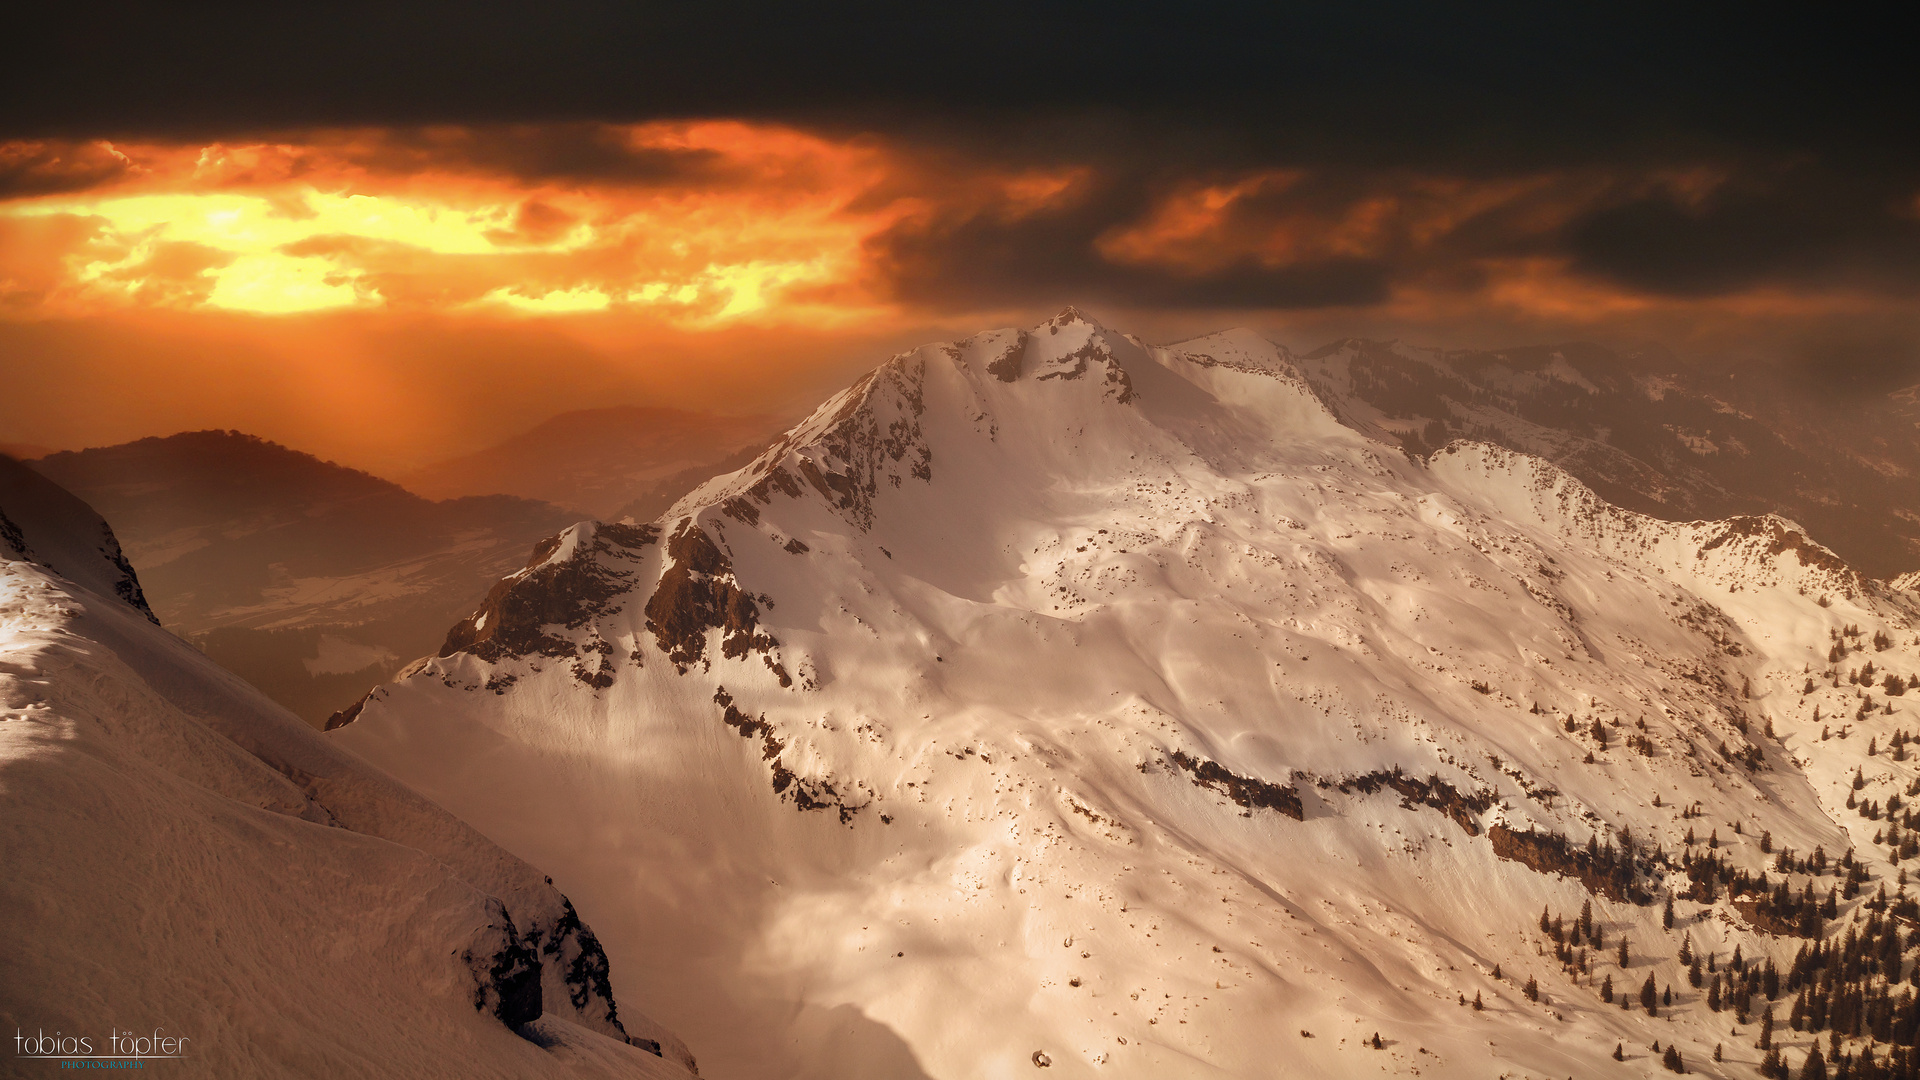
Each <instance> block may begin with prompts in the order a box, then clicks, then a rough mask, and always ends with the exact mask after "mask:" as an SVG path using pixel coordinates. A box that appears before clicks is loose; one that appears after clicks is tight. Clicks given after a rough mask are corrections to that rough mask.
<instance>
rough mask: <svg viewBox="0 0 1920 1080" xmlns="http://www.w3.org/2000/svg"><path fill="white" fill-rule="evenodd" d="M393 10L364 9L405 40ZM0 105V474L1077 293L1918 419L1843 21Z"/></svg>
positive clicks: (683, 14)
mask: <svg viewBox="0 0 1920 1080" xmlns="http://www.w3.org/2000/svg"><path fill="white" fill-rule="evenodd" d="M403 7H404V10H401V9H402V8H403ZM30 20H31V21H29V22H28V23H27V24H26V27H25V30H24V32H23V35H22V37H21V39H20V40H23V41H30V42H31V43H32V47H31V48H30V49H28V50H25V52H26V53H27V54H28V55H27V56H25V57H24V58H23V62H21V63H12V64H9V65H7V67H6V68H5V69H4V71H0V385H3V386H4V387H5V389H6V392H5V393H4V394H0V443H24V444H32V445H39V446H46V447H52V448H76V447H80V446H86V445H102V444H107V443H112V442H119V441H124V440H126V439H131V438H137V437H140V436H144V435H150V434H166V433H170V432H172V431H177V430H183V429H195V428H205V427H221V428H238V429H242V430H246V431H250V432H253V433H256V434H260V435H263V436H266V437H268V438H273V439H276V440H278V441H281V442H285V443H288V444H289V445H293V446H296V447H298V448H300V449H304V450H309V451H312V452H314V453H318V454H321V455H323V456H327V457H331V458H335V459H337V460H341V461H343V462H346V463H348V464H353V465H356V466H360V467H364V468H368V469H371V470H373V471H376V472H382V471H384V472H394V471H401V470H404V469H406V468H409V467H412V466H415V465H419V464H422V463H424V462H427V461H431V460H434V459H437V458H441V457H446V456H450V455H453V454H456V453H461V452H464V451H467V450H471V449H474V448H476V447H478V446H482V445H486V444H489V443H491V442H494V441H497V440H498V439H501V438H504V437H505V436H507V435H510V434H512V433H514V432H516V431H519V430H523V429H525V428H529V427H532V426H533V425H534V424H536V423H538V422H539V421H541V420H543V419H545V418H547V417H548V416H551V415H553V414H554V413H557V412H560V411H564V410H567V409H573V408H585V407H593V406H600V405H608V404H624V403H631V404H657V405H675V406H680V407H685V408H694V409H706V410H712V411H717V412H727V413H759V412H773V413H778V414H784V415H791V414H795V413H799V412H804V411H805V410H806V409H808V408H809V407H810V406H811V405H812V404H814V403H815V402H817V401H818V400H819V399H820V398H821V397H823V396H824V395H825V394H827V393H829V392H831V391H832V390H834V389H836V388H838V387H839V386H841V385H843V384H844V383H846V382H847V381H849V380H850V379H851V378H853V377H854V376H856V375H857V374H858V373H859V372H861V371H863V370H865V369H867V368H869V367H871V366H872V365H873V364H875V363H877V362H878V361H879V360H881V359H884V357H885V356H886V355H888V354H889V353H891V352H892V351H894V350H897V349H901V348H905V347H910V346H911V345H914V344H917V343H919V342H922V341H926V340H933V339H938V338H945V337H955V336H964V335H966V334H969V333H972V332H974V331H977V330H980V329H985V328H989V327H994V326H1002V325H1008V324H1017V323H1031V322H1034V321H1037V320H1038V319H1041V318H1044V317H1046V316H1047V315H1049V314H1051V313H1053V312H1054V311H1056V310H1058V308H1060V307H1061V306H1063V305H1065V304H1069V303H1071V304H1076V305H1078V306H1081V307H1083V308H1086V309H1088V310H1090V311H1091V312H1093V313H1094V314H1095V315H1096V316H1097V317H1099V318H1101V319H1102V320H1103V321H1105V322H1107V323H1108V324H1110V325H1113V326H1116V327H1118V328H1121V329H1125V330H1130V331H1133V332H1135V333H1139V334H1141V335H1142V336H1145V337H1147V338H1149V339H1150V340H1161V341H1166V340H1175V339H1178V338H1180V337H1184V336H1189V335H1193V334H1198V333H1205V332H1208V331H1212V330H1216V329H1221V328H1224V327H1227V326H1234V325H1245V326H1252V327H1254V328H1256V329H1259V330H1261V331H1262V332H1265V333H1267V334H1268V335H1269V336H1271V337H1273V338H1274V339H1275V340H1278V341H1280V342H1281V343H1283V344H1286V345H1288V346H1290V347H1294V348H1299V349H1310V348H1313V347H1315V346H1318V345H1320V344H1324V343H1325V342H1327V341H1329V340H1332V339H1335V338H1338V337H1343V336H1349V335H1361V336H1370V337H1382V338H1404V339H1406V340H1410V341H1415V342H1418V343H1422V344H1438V345H1447V346H1458V347H1468V346H1478V347H1501V346H1507V345H1515V344H1525V343H1540V342H1556V341H1567V340H1590V341H1599V342H1602V343H1608V344H1618V345H1629V346H1635V347H1638V346H1643V345H1656V346H1659V347H1661V348H1663V349H1666V350H1668V351H1670V352H1671V353H1672V354H1673V356H1674V357H1675V361H1674V362H1675V363H1676V364H1686V363H1713V364H1728V363H1735V364H1769V365H1788V366H1790V367H1792V368H1793V369H1794V370H1795V371H1797V372H1799V373H1801V374H1802V375H1804V376H1805V377H1807V378H1810V379H1812V380H1814V381H1815V382H1817V383H1819V384H1820V385H1822V386H1823V387H1827V388H1830V389H1833V390H1834V391H1835V392H1839V393H1856V394H1873V393H1882V392H1885V391H1886V390H1888V389H1891V388H1894V387H1897V386H1901V385H1906V384H1909V383H1912V382H1916V381H1920V363H1916V355H1920V350H1916V338H1920V326H1917V325H1916V315H1920V303H1917V302H1916V286H1920V142H1916V140H1914V139H1913V138H1912V134H1911V118H1912V117H1913V116H1914V115H1916V112H1915V109H1914V106H1915V105H1916V104H1917V103H1920V102H1916V100H1915V99H1916V97H1917V96H1920V95H1916V83H1917V82H1920V81H1917V80H1913V79H1912V78H1911V77H1910V75H1909V74H1908V72H1909V71H1910V64H1909V63H1908V61H1907V58H1906V57H1905V56H1902V55H1900V54H1898V53H1897V52H1896V50H1898V49H1900V48H1901V46H1900V43H1899V41H1898V36H1897V35H1894V34H1891V33H1889V32H1887V28H1885V27H1882V26H1878V25H1875V24H1874V23H1873V22H1872V21H1871V20H1870V19H1869V18H1868V17H1867V16H1866V15H1865V14H1855V13H1852V12H1849V11H1847V10H1839V9H1834V10H1824V11H1819V12H1814V11H1805V12H1800V13H1795V14H1788V15H1777V14H1770V13H1763V12H1759V11H1756V10H1754V9H1752V8H1747V9H1734V8H1732V7H1726V8H1725V9H1723V10H1698V11H1690V12H1678V13H1676V12H1673V11H1668V10H1662V9H1659V8H1655V7H1653V6H1651V5H1645V6H1642V5H1632V4H1609V5H1604V6H1603V5H1583V4H1560V5H1540V4H1527V5H1521V4H1500V3H1491V4H1475V5H1470V6H1469V5H1460V4H1408V3H1380V2H1354V3H1343V4H1337V5H1335V4H1316V5H1305V4H1293V5H1275V4H1263V5H1226V4H1193V5H1181V6H1172V5H1146V4H1113V3H1110V4H1102V5H1091V4H1086V5H1044V4H1023V5H1012V4H997V3H986V4H969V5H964V6H962V5H950V6H947V7H945V8H942V9H939V10H910V9H909V6H907V5H897V4H891V5H881V4H868V3H814V4H807V5H800V4H763V5H755V6H745V5H665V4H646V3H637V4H636V3H617V4H616V3H605V4H592V3H553V4H542V5H505V4H489V3H465V4H457V5H456V4H432V3H429V4H412V5H404V6H403V5H390V4H383V5H374V4H331V5H310V6H306V7H302V8H299V9H297V10H296V9H294V7H293V6H291V5H244V6H243V5H227V4H207V5H195V6H194V8H193V10H191V11H182V10H179V9H178V7H177V6H167V5H139V4H104V5H103V4H77V5H62V6H59V7H58V9H57V10H49V11H37V12H36V13H35V14H34V15H33V16H31V17H30Z"/></svg>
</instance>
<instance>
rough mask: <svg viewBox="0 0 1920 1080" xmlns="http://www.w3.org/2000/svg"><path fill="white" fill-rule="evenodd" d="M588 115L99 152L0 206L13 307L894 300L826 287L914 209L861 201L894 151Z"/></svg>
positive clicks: (590, 307)
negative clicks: (60, 180) (91, 181)
mask: <svg viewBox="0 0 1920 1080" xmlns="http://www.w3.org/2000/svg"><path fill="white" fill-rule="evenodd" d="M592 134H593V139H592V140H591V146H592V148H593V149H594V152H595V153H597V154H599V155H600V156H599V157H597V158H595V157H593V155H591V154H588V155H585V158H584V159H583V157H582V155H581V154H580V153H579V152H578V147H575V148H574V149H573V150H572V151H569V154H560V153H558V152H557V151H554V150H553V148H552V147H544V148H541V147H536V148H535V149H536V150H538V151H539V152H538V153H536V152H533V151H527V150H525V149H524V148H521V149H514V148H513V147H509V148H508V149H509V150H510V151H511V152H510V153H506V155H505V158H504V159H495V158H488V157H487V156H486V155H485V154H481V155H480V158H479V160H478V161H476V160H473V158H472V157H471V154H472V153H473V152H474V151H475V150H476V146H475V140H474V138H473V137H472V135H471V133H458V134H456V133H451V132H448V131H435V132H429V133H427V134H426V135H424V136H422V137H421V140H420V141H421V142H423V143H424V146H421V145H412V146H411V148H410V149H407V150H405V152H402V150H401V149H399V148H398V142H397V140H395V139H394V138H392V137H391V136H388V135H383V134H381V133H369V134H367V135H366V136H365V137H364V138H362V139H360V140H358V141H356V139H355V138H354V137H352V135H351V134H335V135H329V136H324V137H318V138H316V139H315V140H313V141H312V142H310V143H307V144H293V143H285V144H281V143H275V144H259V145H243V146H234V145H227V144H213V145H209V146H204V147H197V148H190V147H131V148H107V149H108V150H110V151H111V154H112V155H117V156H114V157H112V160H114V161H121V162H122V164H123V167H121V168H118V169H114V170H105V171H102V170H95V171H93V172H91V173H87V174H86V175H87V176H91V177H93V178H95V179H97V180H99V181H100V182H99V183H98V184H96V185H95V186H92V187H89V188H86V189H85V190H80V191H62V192H54V193H43V194H30V195H27V196H26V197H21V198H14V199H11V200H9V201H6V202H0V223H3V224H4V225H5V226H6V227H7V228H8V229H9V232H8V233H7V234H6V235H7V238H8V240H9V241H10V244H9V247H10V250H9V251H8V252H7V253H6V255H5V257H4V258H5V264H6V266H7V268H8V270H9V271H11V272H9V273H8V274H7V275H6V276H5V277H4V278H0V296H4V298H5V304H4V309H5V310H6V311H8V312H9V313H11V314H14V315H16V316H18V315H21V314H39V315H49V314H58V315H84V314H87V313H92V312H101V311H110V310H124V309H126V308H129V307H132V308H141V307H158V308H169V309H175V310H196V309H209V310H218V311H229V312H244V313H253V314H285V313H296V312H314V311H328V310H342V309H355V310H383V309H384V310H393V309H421V308H425V309H433V310H458V309H469V310H475V311H493V312H497V313H502V314H516V313H517V314H536V315H537V314H542V313H571V312H580V311H606V310H628V311H633V312H643V313H648V314H651V315H652V316H654V317H657V318H660V319H662V320H664V321H666V322H669V323H673V324H677V325H683V326H689V327H698V326H703V325H709V324H717V323H726V322H734V321H740V320H753V321H761V322H771V323H780V322H790V321H804V322H809V323H816V324H817V323H822V322H827V323H831V322H835V321H844V320H848V319H859V318H863V317H869V316H871V315H873V314H874V313H875V312H876V311H877V310H878V309H879V308H880V307H881V303H880V301H878V300H876V299H875V298H873V297H870V296H864V295H855V294H850V293H848V292H847V291H845V290H840V291H839V292H838V293H837V294H836V295H835V298H834V300H833V301H832V302H831V303H823V302H821V299H820V297H822V296H823V295H825V293H823V292H821V290H820V287H821V286H831V285H835V284H839V283H845V282H851V281H854V280H857V279H859V278H860V277H861V272H862V246H863V244H864V242H865V240H866V239H867V238H868V237H869V236H871V235H873V234H874V233H876V232H877V231H879V230H881V229H884V228H886V227H887V226H888V225H890V224H891V223H892V222H893V221H895V220H897V218H898V217H899V216H900V215H901V214H903V213H906V212H909V211H910V209H911V206H910V201H908V200H903V199H899V198H895V199H888V200H883V201H879V202H874V201H873V200H871V199H869V198H868V196H869V194H870V193H871V192H873V191H874V190H875V189H876V188H877V187H879V186H880V185H881V184H882V183H883V181H885V180H886V179H887V178H888V177H889V176H890V175H891V174H892V172H893V171H894V170H895V169H896V165H895V163H894V162H892V161H891V160H890V159H889V157H888V155H887V153H886V152H885V151H883V150H882V149H880V148H878V147H875V146H871V145H865V144H862V143H860V142H858V141H850V140H842V141H832V140H828V139H824V138H820V137H816V136H813V135H808V134H805V133H802V132H798V131H793V130H790V129H785V128H779V127H770V126H764V125H748V124H741V123H730V122H700V123H675V124H647V125H639V126H635V127H628V128H618V129H607V130H599V129H596V130H595V131H594V132H593V133H592ZM507 141H508V142H509V143H511V142H512V141H513V140H512V139H508V140H507ZM523 141H524V139H523ZM98 146H100V147H104V146H105V144H98ZM449 146H450V147H451V148H452V149H451V150H447V148H448V147H449ZM436 149H439V150H442V151H445V152H446V156H444V157H440V158H436V156H435V151H436ZM494 149H495V150H497V149H498V148H494ZM7 152H8V153H11V154H12V158H7V157H5V156H0V162H4V161H7V160H13V159H19V160H21V161H28V163H29V165H31V166H32V168H34V169H38V170H40V172H46V171H47V170H49V169H52V168H54V165H56V164H58V162H54V164H48V161H50V160H52V158H51V157H50V156H49V154H48V152H46V151H45V150H44V148H36V147H35V146H27V145H24V144H8V147H7ZM103 152H105V151H103ZM542 154H544V155H545V156H544V157H542ZM569 155H571V156H569ZM97 156H98V155H96V157H97ZM52 157H58V155H52ZM122 159H124V161H123V160H122ZM61 160H64V159H61ZM636 161H637V162H639V163H640V164H638V165H635V164H634V162H636ZM36 163H37V164H36ZM622 163H624V164H622ZM662 163H667V164H662ZM560 165H566V166H568V167H569V168H573V169H574V172H575V173H576V174H577V175H559V174H557V173H556V170H557V169H559V166H560ZM521 167H524V168H521ZM23 168H25V167H24V166H23ZM516 168H520V171H521V172H524V173H528V174H531V175H519V174H516V171H515V169H516ZM675 169H682V170H683V171H686V172H688V173H689V174H690V175H692V176H693V177H694V179H693V180H691V181H689V180H687V179H686V178H685V177H681V176H679V175H678V174H676V173H675V171H674V170H675ZM623 170H624V171H623ZM16 171H19V170H16ZM562 171H564V170H562ZM36 175H37V174H36ZM1044 194H1045V193H1044V192H1043V193H1041V195H1040V196H1036V195H1035V194H1033V193H1032V192H1029V191H1025V190H1022V191H1017V192H1014V193H1013V195H1012V197H1015V198H1026V199H1033V198H1036V197H1043V196H1044ZM863 199H865V200H866V202H865V203H864V204H862V205H858V206H856V205H855V204H856V203H861V201H862V200H863ZM189 251H191V252H194V253H196V254H194V255H193V256H191V257H190V256H188V255H187V254H185V253H186V252H189ZM808 290H811V291H810V292H809V291H808ZM803 292H804V293H806V298H801V294H802V293H803Z"/></svg>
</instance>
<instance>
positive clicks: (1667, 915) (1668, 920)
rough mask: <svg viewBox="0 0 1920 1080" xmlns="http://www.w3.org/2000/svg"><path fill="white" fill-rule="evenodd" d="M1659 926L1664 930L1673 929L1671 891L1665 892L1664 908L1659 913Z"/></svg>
mask: <svg viewBox="0 0 1920 1080" xmlns="http://www.w3.org/2000/svg"><path fill="white" fill-rule="evenodd" d="M1660 926H1661V927H1662V928H1663V929H1666V930H1671V929H1673V894H1672V893H1668V894H1667V907H1666V910H1665V911H1662V912H1661V913H1660Z"/></svg>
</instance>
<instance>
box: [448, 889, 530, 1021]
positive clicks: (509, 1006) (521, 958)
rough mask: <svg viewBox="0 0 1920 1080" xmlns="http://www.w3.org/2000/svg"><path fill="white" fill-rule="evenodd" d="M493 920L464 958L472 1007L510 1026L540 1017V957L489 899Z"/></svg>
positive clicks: (497, 903) (501, 909)
mask: <svg viewBox="0 0 1920 1080" xmlns="http://www.w3.org/2000/svg"><path fill="white" fill-rule="evenodd" d="M488 911H489V913H490V914H492V915H493V921H492V922H490V923H488V924H487V926H486V928H485V929H484V930H483V931H482V933H481V941H480V942H479V943H478V947H477V948H476V949H473V950H469V951H468V953H467V955H466V960H467V963H468V965H469V966H471V967H472V968H473V972H474V992H473V1007H474V1008H475V1009H476V1010H479V1011H482V1012H489V1013H492V1014H493V1015H494V1017H495V1018H497V1019H498V1020H499V1021H500V1022H501V1023H503V1024H505V1025H507V1026H508V1027H510V1028H517V1027H519V1026H520V1025H521V1024H526V1023H531V1022H532V1021H534V1020H538V1019H539V1018H540V1013H541V998H540V960H539V957H538V956H536V955H535V954H534V951H533V950H532V949H531V948H528V947H527V943H526V941H525V940H524V939H522V938H521V936H520V932H519V931H518V930H516V929H515V928H514V925H513V918H512V917H511V916H510V915H508V914H507V909H506V908H505V907H503V906H502V905H501V904H500V902H499V901H497V900H494V901H489V903H488Z"/></svg>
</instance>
